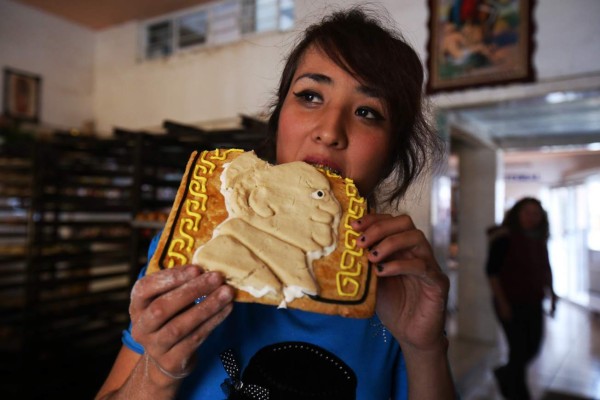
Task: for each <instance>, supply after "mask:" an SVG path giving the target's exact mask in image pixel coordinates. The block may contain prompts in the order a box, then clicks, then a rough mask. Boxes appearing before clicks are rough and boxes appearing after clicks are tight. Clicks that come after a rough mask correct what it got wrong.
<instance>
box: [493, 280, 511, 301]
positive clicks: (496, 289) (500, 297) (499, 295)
mask: <svg viewBox="0 0 600 400" xmlns="http://www.w3.org/2000/svg"><path fill="white" fill-rule="evenodd" d="M488 282H489V284H490V289H491V291H492V295H493V296H494V298H495V299H496V301H497V302H499V303H501V304H509V302H508V299H507V298H506V294H505V293H504V289H502V285H501V284H500V280H499V279H498V278H497V277H495V276H491V277H490V278H489V280H488Z"/></svg>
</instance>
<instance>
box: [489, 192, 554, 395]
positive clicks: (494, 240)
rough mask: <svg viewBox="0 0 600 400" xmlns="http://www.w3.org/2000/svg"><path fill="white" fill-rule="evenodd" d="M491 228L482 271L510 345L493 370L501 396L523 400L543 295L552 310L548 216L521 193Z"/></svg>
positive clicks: (539, 327) (540, 323) (540, 321)
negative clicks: (503, 361) (503, 359)
mask: <svg viewBox="0 0 600 400" xmlns="http://www.w3.org/2000/svg"><path fill="white" fill-rule="evenodd" d="M490 233H491V234H492V235H491V242H490V249H489V256H488V261H487V266H486V272H487V275H488V279H489V283H490V287H491V290H492V295H493V302H494V309H495V311H496V317H497V318H498V321H499V322H500V324H501V325H502V328H503V331H504V333H505V336H506V339H507V342H508V347H509V357H508V363H507V364H506V365H504V366H502V367H499V368H497V369H496V370H495V371H494V373H495V375H496V379H497V380H498V384H499V386H500V390H501V392H502V394H503V395H504V396H505V397H507V398H510V399H519V400H521V399H523V400H527V399H529V398H530V394H529V389H528V387H527V380H526V368H527V365H528V364H529V363H530V362H531V360H532V359H533V358H534V357H535V356H536V355H537V353H538V351H539V348H540V344H541V342H542V334H543V322H544V319H543V308H542V302H543V300H544V297H545V296H546V295H549V296H550V298H551V311H550V313H551V315H553V314H554V311H555V309H556V300H557V297H556V294H555V293H554V290H553V288H552V270H551V269H550V261H549V259H548V248H547V241H548V237H549V224H548V215H547V214H546V212H545V211H544V209H543V208H542V204H541V203H540V201H539V200H537V199H534V198H531V197H526V198H523V199H521V200H519V201H518V202H517V203H516V204H515V205H514V206H513V207H512V208H511V209H510V210H509V211H508V212H507V213H506V216H505V218H504V221H503V222H502V226H501V227H500V228H499V229H496V230H493V231H491V232H490Z"/></svg>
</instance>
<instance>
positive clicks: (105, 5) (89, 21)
mask: <svg viewBox="0 0 600 400" xmlns="http://www.w3.org/2000/svg"><path fill="white" fill-rule="evenodd" d="M16 1H17V2H19V3H23V4H27V5H29V6H32V7H34V8H37V9H40V10H42V11H45V12H48V13H50V14H54V15H56V16H59V17H61V18H64V19H67V20H69V21H71V22H74V23H76V24H79V25H82V26H85V27H87V28H90V29H93V30H100V29H104V28H107V27H109V26H112V25H117V24H120V23H123V22H127V21H131V20H137V19H146V18H152V17H156V16H158V15H162V14H167V13H170V12H173V11H177V10H181V9H184V8H188V7H193V6H196V5H199V4H203V3H208V2H210V1H212V0H16Z"/></svg>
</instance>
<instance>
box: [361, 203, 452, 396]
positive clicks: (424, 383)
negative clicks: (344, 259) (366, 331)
mask: <svg viewBox="0 0 600 400" xmlns="http://www.w3.org/2000/svg"><path fill="white" fill-rule="evenodd" d="M353 228H354V229H355V230H357V231H359V232H362V233H363V236H362V237H361V239H360V240H359V246H360V247H362V248H368V249H370V251H369V261H371V262H372V263H374V264H375V265H376V269H377V275H378V277H379V280H378V289H377V314H378V316H379V318H380V319H381V322H382V323H383V324H384V325H385V327H386V328H387V329H388V330H389V331H390V332H391V334H392V335H393V336H394V338H395V339H396V340H397V341H398V342H399V344H400V346H401V348H402V352H403V354H404V358H405V360H406V367H407V373H408V381H409V385H408V386H409V398H411V399H419V400H425V399H436V400H441V399H454V398H455V393H456V391H455V388H454V382H453V379H452V375H451V373H450V367H449V363H448V354H447V351H448V340H447V339H446V337H445V335H444V325H445V322H446V300H447V298H448V289H449V281H448V278H447V277H446V275H445V274H444V273H443V272H442V271H441V269H440V267H439V265H438V264H437V262H436V261H435V258H434V256H433V252H432V250H431V246H430V245H429V243H428V242H427V239H426V238H425V236H424V234H423V233H422V232H421V231H419V230H417V229H416V228H415V226H414V224H413V221H412V219H411V218H410V217H408V216H406V215H402V216H398V217H392V216H389V215H377V214H370V215H366V216H364V217H363V218H362V219H361V220H360V221H355V222H354V223H353Z"/></svg>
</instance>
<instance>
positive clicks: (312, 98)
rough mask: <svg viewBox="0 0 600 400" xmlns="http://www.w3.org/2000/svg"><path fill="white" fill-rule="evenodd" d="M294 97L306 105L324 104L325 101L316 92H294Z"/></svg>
mask: <svg viewBox="0 0 600 400" xmlns="http://www.w3.org/2000/svg"><path fill="white" fill-rule="evenodd" d="M294 96H296V97H297V98H298V99H300V100H302V101H305V102H306V103H322V102H323V99H322V98H321V96H320V95H318V94H317V93H315V92H311V91H308V90H304V91H302V92H294Z"/></svg>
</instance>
